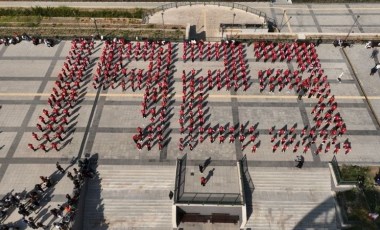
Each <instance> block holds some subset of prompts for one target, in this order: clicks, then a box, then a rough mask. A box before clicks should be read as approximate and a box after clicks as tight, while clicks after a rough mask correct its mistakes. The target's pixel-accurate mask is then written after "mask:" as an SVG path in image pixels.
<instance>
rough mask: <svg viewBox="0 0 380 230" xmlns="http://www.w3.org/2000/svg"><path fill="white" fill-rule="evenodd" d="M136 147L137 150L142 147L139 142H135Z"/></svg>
mask: <svg viewBox="0 0 380 230" xmlns="http://www.w3.org/2000/svg"><path fill="white" fill-rule="evenodd" d="M136 147H137V149H138V150H139V151H141V149H142V145H141V143H139V142H138V143H136Z"/></svg>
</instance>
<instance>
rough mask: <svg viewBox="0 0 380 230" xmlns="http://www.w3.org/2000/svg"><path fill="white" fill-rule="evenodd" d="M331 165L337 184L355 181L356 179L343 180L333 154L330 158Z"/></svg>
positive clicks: (354, 182) (349, 183) (353, 182)
mask: <svg viewBox="0 0 380 230" xmlns="http://www.w3.org/2000/svg"><path fill="white" fill-rule="evenodd" d="M331 165H332V168H333V170H334V174H335V178H336V181H337V182H338V184H339V185H352V184H356V183H357V180H344V179H343V177H342V175H341V173H340V169H339V164H338V160H337V159H336V157H335V156H334V157H333V159H332V160H331Z"/></svg>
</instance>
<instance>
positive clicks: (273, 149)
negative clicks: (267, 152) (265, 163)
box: [272, 144, 278, 152]
mask: <svg viewBox="0 0 380 230" xmlns="http://www.w3.org/2000/svg"><path fill="white" fill-rule="evenodd" d="M277 148H278V145H277V144H276V145H273V147H272V151H273V152H276V150H277Z"/></svg>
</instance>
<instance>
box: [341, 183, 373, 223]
mask: <svg viewBox="0 0 380 230" xmlns="http://www.w3.org/2000/svg"><path fill="white" fill-rule="evenodd" d="M337 199H338V203H339V206H340V207H341V208H342V210H344V211H345V213H346V216H347V220H348V221H349V223H351V224H352V225H353V228H352V229H368V230H371V229H373V230H375V229H379V228H380V220H379V218H378V219H377V220H376V221H372V220H371V219H370V218H368V213H369V212H372V211H371V210H370V209H369V207H368V206H367V203H366V198H365V197H364V195H363V194H362V193H361V192H360V191H359V190H358V189H356V188H355V189H352V190H348V191H344V192H338V193H337ZM367 199H368V197H367Z"/></svg>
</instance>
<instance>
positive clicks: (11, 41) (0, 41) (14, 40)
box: [0, 33, 58, 47]
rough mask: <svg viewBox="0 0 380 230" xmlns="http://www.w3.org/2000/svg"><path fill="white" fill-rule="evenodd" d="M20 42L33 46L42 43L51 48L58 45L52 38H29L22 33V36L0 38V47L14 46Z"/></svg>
mask: <svg viewBox="0 0 380 230" xmlns="http://www.w3.org/2000/svg"><path fill="white" fill-rule="evenodd" d="M22 41H27V42H32V43H33V45H39V44H42V43H44V44H45V45H46V46H47V47H53V46H54V45H55V44H57V43H58V41H57V40H55V39H52V38H40V37H37V36H29V35H28V34H26V33H24V34H22V35H18V34H16V35H14V36H9V37H2V38H0V45H5V46H9V45H16V44H18V43H20V42H22Z"/></svg>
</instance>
